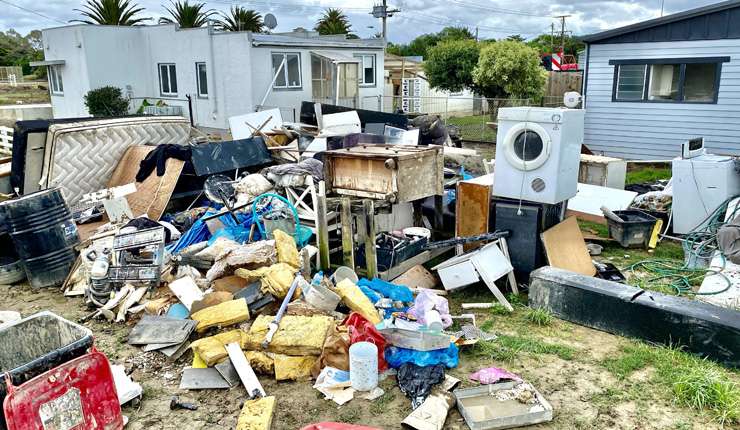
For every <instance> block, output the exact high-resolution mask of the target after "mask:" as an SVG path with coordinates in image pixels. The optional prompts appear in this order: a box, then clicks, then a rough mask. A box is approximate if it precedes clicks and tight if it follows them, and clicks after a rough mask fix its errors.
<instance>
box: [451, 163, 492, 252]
mask: <svg viewBox="0 0 740 430" xmlns="http://www.w3.org/2000/svg"><path fill="white" fill-rule="evenodd" d="M492 189H493V174H490V175H484V176H481V177H479V178H476V179H475V180H469V181H460V182H458V183H457V199H456V203H455V236H457V237H466V236H475V235H478V234H482V233H487V232H488V223H489V219H490V211H491V192H492ZM479 245H480V242H475V243H468V244H465V245H463V250H464V251H469V250H471V249H474V248H476V247H478V246H479Z"/></svg>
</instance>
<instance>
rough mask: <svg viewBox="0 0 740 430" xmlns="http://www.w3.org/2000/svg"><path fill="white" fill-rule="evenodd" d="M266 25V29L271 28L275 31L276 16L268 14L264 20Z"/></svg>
mask: <svg viewBox="0 0 740 430" xmlns="http://www.w3.org/2000/svg"><path fill="white" fill-rule="evenodd" d="M262 21H263V22H264V24H265V27H267V28H269V29H270V30H274V29H275V27H277V18H275V15H273V14H271V13H268V14H267V15H265V18H264V19H263V20H262Z"/></svg>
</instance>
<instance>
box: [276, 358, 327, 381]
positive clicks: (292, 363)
mask: <svg viewBox="0 0 740 430" xmlns="http://www.w3.org/2000/svg"><path fill="white" fill-rule="evenodd" d="M318 359H319V357H317V356H315V355H307V356H304V357H291V356H289V355H283V354H275V355H274V358H273V361H274V363H275V380H276V381H297V380H300V379H309V378H311V367H313V365H314V363H316V361H317V360H318Z"/></svg>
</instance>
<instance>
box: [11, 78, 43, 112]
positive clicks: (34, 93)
mask: <svg viewBox="0 0 740 430" xmlns="http://www.w3.org/2000/svg"><path fill="white" fill-rule="evenodd" d="M18 103H22V104H32V103H49V86H48V84H47V83H46V82H45V81H40V82H22V83H18V85H16V86H12V85H10V84H0V106H2V105H14V104H18Z"/></svg>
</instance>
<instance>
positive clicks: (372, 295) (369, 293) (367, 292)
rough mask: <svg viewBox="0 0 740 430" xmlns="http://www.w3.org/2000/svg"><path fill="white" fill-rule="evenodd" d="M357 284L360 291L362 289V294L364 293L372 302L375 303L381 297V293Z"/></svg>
mask: <svg viewBox="0 0 740 430" xmlns="http://www.w3.org/2000/svg"><path fill="white" fill-rule="evenodd" d="M357 286H358V287H359V288H360V291H362V294H364V295H365V296H366V297H367V298H368V299H370V302H372V303H377V302H378V300H380V299H382V298H383V295H382V294H379V293H376V292H375V291H373V290H372V289H370V288H369V287H366V286H363V285H360V284H359V283H358V284H357Z"/></svg>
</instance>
